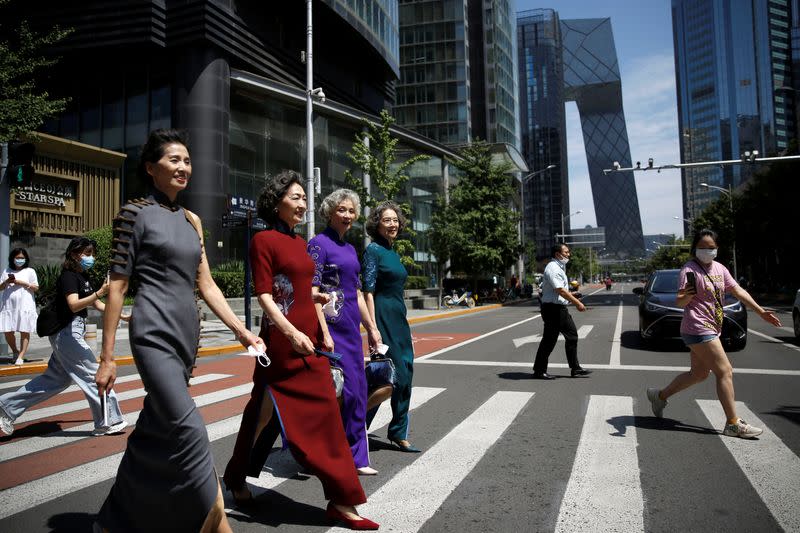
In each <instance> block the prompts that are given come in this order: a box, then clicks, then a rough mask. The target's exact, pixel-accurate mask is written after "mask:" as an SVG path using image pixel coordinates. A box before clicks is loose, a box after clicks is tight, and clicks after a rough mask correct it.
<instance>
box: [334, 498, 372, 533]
mask: <svg viewBox="0 0 800 533" xmlns="http://www.w3.org/2000/svg"><path fill="white" fill-rule="evenodd" d="M325 515H326V516H327V517H328V518H329V519H330V520H333V521H334V522H342V523H343V524H344V526H345V527H346V528H348V529H354V530H357V531H373V530H376V529H378V528H379V527H381V526H380V525H378V524H376V523H375V522H373V521H372V520H370V519H369V518H364V517H363V516H362V517H361V520H353V519H352V518H348V517H347V515H345V514H344V513H343V512H341V511H340V510H339V509H337V508H336V507H334V506H333V502H329V503H328V509H327V510H326V511H325Z"/></svg>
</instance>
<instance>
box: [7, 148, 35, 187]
mask: <svg viewBox="0 0 800 533" xmlns="http://www.w3.org/2000/svg"><path fill="white" fill-rule="evenodd" d="M35 152H36V147H35V146H34V145H33V144H31V143H20V142H11V143H9V145H8V167H7V168H6V174H5V177H4V178H3V179H6V180H8V186H9V187H11V188H12V189H14V188H18V189H22V188H25V187H27V186H28V185H30V184H31V182H32V181H33V175H34V174H35V172H34V170H33V165H32V164H31V163H32V162H33V154H34V153H35Z"/></svg>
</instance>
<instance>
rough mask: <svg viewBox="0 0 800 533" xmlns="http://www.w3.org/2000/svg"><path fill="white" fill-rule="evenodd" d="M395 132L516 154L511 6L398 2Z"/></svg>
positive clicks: (490, 0)
mask: <svg viewBox="0 0 800 533" xmlns="http://www.w3.org/2000/svg"><path fill="white" fill-rule="evenodd" d="M399 29H400V80H399V81H398V83H397V102H396V106H395V111H394V113H395V117H396V118H397V121H398V123H399V124H401V125H403V126H405V127H407V128H410V129H413V130H415V131H417V132H419V133H421V134H422V135H425V136H427V137H430V138H431V139H434V140H436V141H438V142H441V143H446V144H464V143H468V142H472V141H473V140H475V139H482V140H486V141H488V142H490V143H505V144H508V145H510V146H512V147H514V148H518V147H519V122H518V116H519V114H518V107H517V78H516V70H515V68H514V65H515V44H516V43H515V39H514V12H513V8H512V1H511V0H400V5H399Z"/></svg>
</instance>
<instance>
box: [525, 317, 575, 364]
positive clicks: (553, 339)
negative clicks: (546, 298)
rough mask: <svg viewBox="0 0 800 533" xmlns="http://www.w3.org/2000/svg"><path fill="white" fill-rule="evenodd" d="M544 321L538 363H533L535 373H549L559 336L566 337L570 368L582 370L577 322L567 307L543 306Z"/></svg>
mask: <svg viewBox="0 0 800 533" xmlns="http://www.w3.org/2000/svg"><path fill="white" fill-rule="evenodd" d="M542 320H543V321H544V332H543V333H542V342H541V343H539V349H538V350H537V351H536V361H534V363H533V371H534V372H536V373H543V372H547V361H548V359H549V358H550V354H551V353H552V352H553V348H555V347H556V344H557V343H558V334H559V333H561V334H563V335H564V341H565V342H564V349H565V350H566V352H567V363H569V367H570V368H580V366H581V365H580V363H578V330H577V329H575V322H573V321H572V317H571V316H570V314H569V311H567V306H566V305H560V304H549V303H543V304H542Z"/></svg>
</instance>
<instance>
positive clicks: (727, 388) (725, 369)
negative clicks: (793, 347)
mask: <svg viewBox="0 0 800 533" xmlns="http://www.w3.org/2000/svg"><path fill="white" fill-rule="evenodd" d="M691 253H692V255H693V256H694V259H692V260H691V261H689V262H688V263H686V264H685V265H683V268H682V269H681V271H680V274H679V276H678V287H679V289H678V298H677V305H678V306H679V307H681V308H683V310H684V311H683V320H682V321H681V330H680V331H681V337H682V338H683V341H684V342H685V343H686V345H687V346H688V347H689V350H690V352H691V368H690V370H689V371H688V372H684V373H683V374H680V375H678V376H677V377H676V378H675V379H673V380H672V383H670V384H669V385H667V387H666V388H664V389H661V390H658V389H656V388H649V389H647V398H648V399H649V400H650V404H651V406H652V408H653V414H654V415H655V416H656V417H658V418H661V417H662V415H663V412H664V407H666V405H667V398H669V397H670V396H672V395H673V394H676V393H678V392H680V391H682V390H683V389H686V388H688V387H690V386H692V385H694V384H695V383H699V382H701V381H703V380H704V379H706V378H707V377H708V374H709V372H713V373H714V377H715V378H716V380H717V398H719V401H720V403H721V404H722V409H723V410H724V411H725V417H726V419H727V420H726V422H725V427H724V429H723V431H722V434H723V435H726V436H728V437H740V438H743V439H752V438H754V437H757V436H758V435H760V434H761V433H762V431H763V430H762V429H761V428H757V427H753V426H751V425H750V424H748V423H746V422H745V421H744V420H742V419H741V418H739V417H738V416H737V415H736V404H735V402H734V392H733V367H732V366H731V362H730V360H729V359H728V356H727V354H726V353H725V350H724V349H723V348H722V343H721V342H720V340H719V335H720V333H721V332H722V322H723V318H724V315H723V302H724V299H725V294H726V293H730V294H732V295H733V296H734V297H736V298H737V299H738V300H739V301H740V302H742V303H743V304H745V305H746V306H747V307H749V308H750V309H752V310H753V311H755V312H756V313H757V314H758V316H760V317H761V318H762V319H763V320H764V321H766V322H769V323H770V324H772V325H773V326H777V327H780V325H781V322H780V320H779V319H778V317H776V316H775V314H774V313H772V312H771V311H766V310H765V309H763V308H762V307H761V306H760V305H758V304H757V303H756V302H755V300H753V297H752V296H750V294H749V293H748V292H747V291H746V290H744V289H743V288H742V287H741V286H739V285H738V284H737V283H736V281H735V280H734V279H733V276H731V274H730V272H728V269H727V268H725V267H724V266H723V265H721V264H720V263H717V262H716V261H714V259H715V258H716V257H717V234H716V233H715V232H713V231H711V230H708V229H704V230H701V231H699V232H698V233H696V234H695V236H694V239H693V240H692V250H691ZM692 277H694V283H692Z"/></svg>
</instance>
